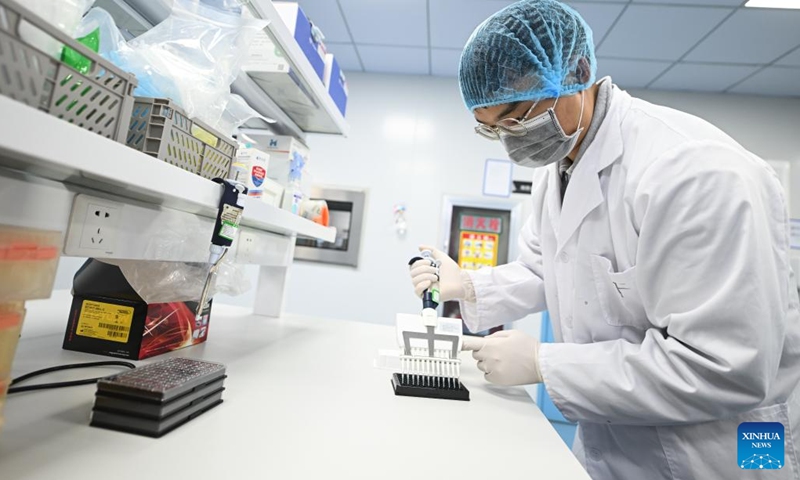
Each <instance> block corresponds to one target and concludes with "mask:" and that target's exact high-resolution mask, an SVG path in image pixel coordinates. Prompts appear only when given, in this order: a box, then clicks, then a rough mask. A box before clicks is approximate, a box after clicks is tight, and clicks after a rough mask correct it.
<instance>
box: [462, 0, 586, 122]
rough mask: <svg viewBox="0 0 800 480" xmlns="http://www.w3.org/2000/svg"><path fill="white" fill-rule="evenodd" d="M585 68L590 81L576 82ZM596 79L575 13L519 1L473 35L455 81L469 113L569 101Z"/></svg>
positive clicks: (550, 2) (539, 1)
mask: <svg viewBox="0 0 800 480" xmlns="http://www.w3.org/2000/svg"><path fill="white" fill-rule="evenodd" d="M581 59H585V61H584V62H579V61H580V60H581ZM586 68H588V69H589V72H590V75H589V78H588V80H587V81H585V82H582V81H581V77H583V76H584V75H585V73H584V71H585V69H586ZM596 73H597V60H596V59H595V55H594V41H593V39H592V30H591V28H589V25H587V24H586V21H584V20H583V18H582V17H581V16H580V14H579V13H578V12H576V11H575V10H573V9H572V8H570V7H569V6H567V5H564V4H563V3H561V2H557V1H555V0H522V1H521V2H517V3H514V4H512V5H509V6H508V7H506V8H504V9H503V10H500V11H499V12H497V13H495V14H494V15H492V16H491V17H489V18H488V19H486V21H484V22H483V23H482V24H481V25H479V26H478V28H476V29H475V31H474V32H473V33H472V36H471V37H470V39H469V40H468V41H467V45H466V46H465V47H464V52H463V53H462V54H461V64H460V65H459V72H458V76H459V83H460V85H461V96H462V97H463V99H464V103H465V104H466V105H467V108H469V109H470V110H473V111H474V110H475V109H476V108H481V107H489V106H492V105H500V104H502V103H512V102H518V101H526V100H534V101H535V100H540V99H543V98H556V97H561V96H566V95H572V94H574V93H578V92H580V91H582V90H585V89H586V88H588V87H589V86H591V85H592V84H593V83H594V81H595V75H596Z"/></svg>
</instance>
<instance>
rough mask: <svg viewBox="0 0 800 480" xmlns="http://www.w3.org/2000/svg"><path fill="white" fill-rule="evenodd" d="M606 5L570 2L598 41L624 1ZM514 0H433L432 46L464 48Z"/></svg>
mask: <svg viewBox="0 0 800 480" xmlns="http://www.w3.org/2000/svg"><path fill="white" fill-rule="evenodd" d="M608 1H616V2H617V3H616V4H609V5H603V4H602V3H603V2H602V1H601V2H599V3H590V2H586V1H578V2H568V3H569V5H571V6H572V7H573V8H575V10H577V11H578V12H579V13H580V14H581V15H582V16H583V17H584V19H585V20H586V22H587V23H588V24H589V26H590V27H592V31H593V33H594V38H595V41H597V40H598V39H600V38H603V36H604V35H605V34H606V32H607V31H608V29H609V27H611V25H612V24H613V23H614V20H616V18H617V16H618V15H619V13H620V12H621V11H622V8H623V5H622V4H620V3H619V1H618V0H608ZM512 3H514V1H513V0H431V4H430V5H431V46H433V47H440V48H462V47H463V46H464V44H465V43H466V42H467V40H468V39H469V36H470V35H471V34H472V32H473V31H474V30H475V28H476V27H477V26H478V25H480V24H481V22H483V21H484V20H486V19H487V18H489V17H490V16H492V15H493V14H494V13H495V12H497V11H499V10H501V9H503V8H504V7H506V6H508V5H510V4H512Z"/></svg>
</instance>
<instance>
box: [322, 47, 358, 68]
mask: <svg viewBox="0 0 800 480" xmlns="http://www.w3.org/2000/svg"><path fill="white" fill-rule="evenodd" d="M325 46H326V47H328V53H332V54H333V56H335V57H336V60H337V61H338V62H339V67H340V68H341V69H342V70H344V71H345V72H361V71H362V68H361V62H359V61H358V54H356V48H355V47H354V46H353V44H351V43H330V42H328V44H326V45H325Z"/></svg>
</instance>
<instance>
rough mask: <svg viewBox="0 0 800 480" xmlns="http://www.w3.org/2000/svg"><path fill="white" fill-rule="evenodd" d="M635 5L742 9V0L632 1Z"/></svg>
mask: <svg viewBox="0 0 800 480" xmlns="http://www.w3.org/2000/svg"><path fill="white" fill-rule="evenodd" d="M632 1H633V3H669V4H673V5H697V6H698V7H700V6H706V5H717V6H723V7H740V6H741V5H742V3H743V2H742V0H697V1H692V0H632Z"/></svg>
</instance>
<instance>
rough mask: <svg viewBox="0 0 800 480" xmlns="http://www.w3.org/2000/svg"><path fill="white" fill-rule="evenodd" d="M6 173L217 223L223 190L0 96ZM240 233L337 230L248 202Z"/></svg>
mask: <svg viewBox="0 0 800 480" xmlns="http://www.w3.org/2000/svg"><path fill="white" fill-rule="evenodd" d="M0 112H2V113H0V132H1V133H0V166H2V167H7V168H11V169H15V170H21V171H23V172H26V173H28V174H31V175H34V176H37V177H42V178H46V179H49V180H55V181H58V182H63V183H65V184H71V185H76V186H79V187H83V188H84V189H88V190H89V191H99V192H104V193H106V194H109V195H111V196H112V197H119V198H125V199H131V200H136V201H139V202H143V203H146V204H151V205H156V206H159V207H168V208H171V209H175V210H179V211H183V212H188V213H192V214H197V215H201V216H204V217H209V218H215V216H216V212H217V206H218V203H219V195H220V188H219V186H218V185H217V184H215V183H213V182H211V181H210V180H206V179H204V178H202V177H199V176H197V175H193V174H191V173H189V172H186V171H183V170H181V169H179V168H176V167H174V166H172V165H168V164H167V163H164V162H162V161H160V160H157V159H155V158H152V157H150V156H148V155H145V154H143V153H140V152H138V151H136V150H133V149H131V148H129V147H127V146H125V145H122V144H119V143H116V142H113V141H111V140H108V139H106V138H103V137H101V136H99V135H97V134H95V133H92V132H89V131H86V130H83V129H81V128H78V127H76V126H74V125H71V124H69V123H67V122H65V121H63V120H60V119H58V118H56V117H53V116H51V115H48V114H46V113H44V112H40V111H38V110H36V109H34V108H31V107H28V106H27V105H24V104H22V103H19V102H16V101H14V100H11V99H10V98H7V97H2V96H0ZM242 225H244V226H249V227H252V228H254V229H257V230H264V231H268V232H273V233H278V234H281V235H294V234H298V235H303V236H307V237H312V238H317V239H321V240H325V241H333V240H334V239H335V236H336V229H334V228H328V227H323V226H320V225H317V224H315V223H313V222H311V221H309V220H307V219H305V218H302V217H299V216H297V215H294V214H292V213H290V212H287V211H285V210H281V209H279V208H276V207H273V206H271V205H267V204H265V203H262V202H260V201H258V200H255V199H250V198H248V199H247V200H246V203H245V211H244V217H243V219H242Z"/></svg>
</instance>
